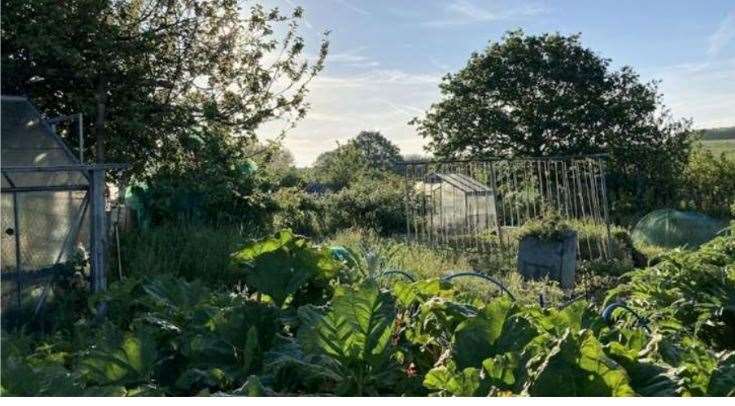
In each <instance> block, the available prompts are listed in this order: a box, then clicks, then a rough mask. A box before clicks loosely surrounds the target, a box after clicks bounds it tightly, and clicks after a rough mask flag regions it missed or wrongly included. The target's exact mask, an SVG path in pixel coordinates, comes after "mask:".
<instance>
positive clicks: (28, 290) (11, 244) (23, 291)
mask: <svg viewBox="0 0 735 406" xmlns="http://www.w3.org/2000/svg"><path fill="white" fill-rule="evenodd" d="M1 134H2V140H1V142H2V167H1V169H2V308H3V313H4V314H7V312H8V311H13V310H17V309H28V308H30V309H34V312H35V313H38V311H39V310H40V309H41V308H42V307H43V304H44V303H45V302H46V301H47V300H48V299H49V296H50V291H51V289H50V285H51V284H53V283H54V281H55V280H56V279H57V278H58V277H59V272H60V271H59V269H60V268H59V265H60V264H63V263H65V262H67V261H69V260H71V259H72V258H73V257H74V256H75V255H80V256H81V258H85V259H88V260H89V263H90V265H91V269H92V272H91V276H90V286H91V287H92V289H93V290H99V289H103V288H104V286H105V275H104V272H102V271H101V270H103V269H104V249H105V234H106V228H105V211H104V210H105V195H104V189H105V183H104V179H105V171H106V170H110V169H116V168H121V166H120V165H84V164H82V162H81V161H80V160H79V159H78V158H77V157H76V156H75V155H74V154H73V153H72V151H71V150H70V149H69V148H68V147H67V146H66V145H65V144H64V141H63V140H62V139H61V138H60V137H59V136H58V135H57V134H56V133H55V132H54V130H53V129H52V127H51V126H50V125H49V123H48V122H47V121H46V120H45V119H44V118H43V117H42V115H41V113H40V112H39V111H38V110H36V108H35V107H34V106H33V105H32V104H31V102H30V101H29V100H28V99H26V98H24V97H16V96H2V133H1ZM6 318H7V317H5V318H4V322H5V319H6Z"/></svg>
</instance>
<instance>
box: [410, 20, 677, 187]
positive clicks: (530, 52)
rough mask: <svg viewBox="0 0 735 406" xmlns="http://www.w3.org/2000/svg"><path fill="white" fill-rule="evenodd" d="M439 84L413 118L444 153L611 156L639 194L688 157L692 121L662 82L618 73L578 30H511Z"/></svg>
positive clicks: (619, 172)
mask: <svg viewBox="0 0 735 406" xmlns="http://www.w3.org/2000/svg"><path fill="white" fill-rule="evenodd" d="M439 88H440V92H441V99H440V100H439V101H438V102H436V103H434V104H432V105H431V107H430V108H429V109H428V111H427V112H426V114H425V115H424V116H423V117H420V118H415V119H413V120H412V121H411V123H412V124H414V125H416V127H417V130H418V132H419V134H420V135H421V136H423V137H424V138H426V139H427V140H428V141H429V143H428V145H427V150H429V151H431V152H433V153H434V154H435V155H436V156H438V157H441V158H456V157H476V158H487V157H508V156H549V155H578V154H594V153H608V154H610V159H611V163H612V164H611V168H612V171H613V173H614V175H615V176H617V178H618V179H619V182H618V183H619V184H620V185H622V186H624V187H629V186H631V185H632V187H633V188H635V187H636V185H638V186H639V187H638V188H637V191H635V190H633V191H631V190H629V191H628V192H629V193H633V194H638V195H640V193H641V191H642V190H643V188H642V187H640V185H641V183H640V182H638V180H641V179H643V180H647V181H650V182H648V183H649V186H655V184H656V183H660V182H658V181H657V180H656V181H655V180H654V179H658V180H660V178H661V177H662V176H670V175H671V174H673V173H675V172H677V171H680V170H681V168H682V167H683V165H684V163H685V162H686V157H687V154H688V150H689V145H690V138H689V130H690V126H691V124H690V122H689V121H686V120H682V121H676V120H674V119H672V117H671V115H670V113H669V111H668V110H667V109H666V107H665V106H664V105H663V104H662V100H661V94H660V93H659V91H658V84H657V82H648V83H642V82H641V81H640V79H639V76H638V75H637V74H636V73H635V72H634V71H633V70H632V69H631V68H630V67H622V68H620V69H619V70H613V69H612V68H611V67H610V60H609V59H605V58H603V57H601V56H599V55H597V54H596V53H595V52H593V51H592V50H590V49H588V48H585V47H584V46H583V45H582V44H581V42H580V35H571V36H564V35H560V34H543V35H526V34H524V33H523V32H522V31H513V32H509V33H507V34H506V35H505V36H504V37H503V39H502V40H501V41H499V42H494V43H490V44H489V46H488V47H487V48H486V49H485V50H484V51H482V52H476V53H473V54H472V55H471V56H470V59H469V61H468V62H467V65H466V66H465V67H464V68H462V69H461V70H460V71H459V72H457V73H453V74H447V75H446V76H445V77H444V78H443V80H442V82H441V83H440V85H439ZM651 157H656V159H651ZM634 177H635V178H638V179H637V180H634V179H632V178H634ZM644 178H645V179H644ZM654 193H655V192H654ZM639 197H640V196H639Z"/></svg>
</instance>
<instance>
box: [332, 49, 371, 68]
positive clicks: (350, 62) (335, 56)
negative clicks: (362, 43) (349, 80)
mask: <svg viewBox="0 0 735 406" xmlns="http://www.w3.org/2000/svg"><path fill="white" fill-rule="evenodd" d="M366 49H367V47H359V48H355V49H352V50H349V51H345V52H336V53H330V54H328V55H327V61H328V62H329V63H330V64H342V65H347V66H362V67H372V68H374V67H377V66H379V65H380V62H378V61H376V60H373V59H372V58H370V57H368V56H366V55H364V54H363V52H364V51H365V50H366Z"/></svg>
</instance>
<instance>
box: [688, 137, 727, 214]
mask: <svg viewBox="0 0 735 406" xmlns="http://www.w3.org/2000/svg"><path fill="white" fill-rule="evenodd" d="M679 189H680V195H681V206H682V208H684V209H689V210H695V211H699V212H702V213H706V214H709V215H710V216H713V217H718V218H726V217H728V216H729V215H733V216H734V217H735V213H733V214H731V213H730V210H731V209H730V205H731V204H733V205H735V160H731V159H727V158H726V157H725V156H724V155H721V156H720V157H715V156H714V155H713V154H712V152H711V151H708V150H706V149H704V148H702V147H699V148H698V149H696V150H694V151H693V152H692V154H691V156H690V157H689V163H688V164H687V166H686V168H685V169H684V173H682V175H681V185H680V187H679Z"/></svg>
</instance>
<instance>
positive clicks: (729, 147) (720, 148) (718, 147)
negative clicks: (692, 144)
mask: <svg viewBox="0 0 735 406" xmlns="http://www.w3.org/2000/svg"><path fill="white" fill-rule="evenodd" d="M700 142H701V143H702V146H704V148H706V149H708V150H710V151H712V153H713V154H714V155H715V156H720V154H725V156H726V157H727V158H728V159H734V160H735V139H729V140H704V141H700Z"/></svg>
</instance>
